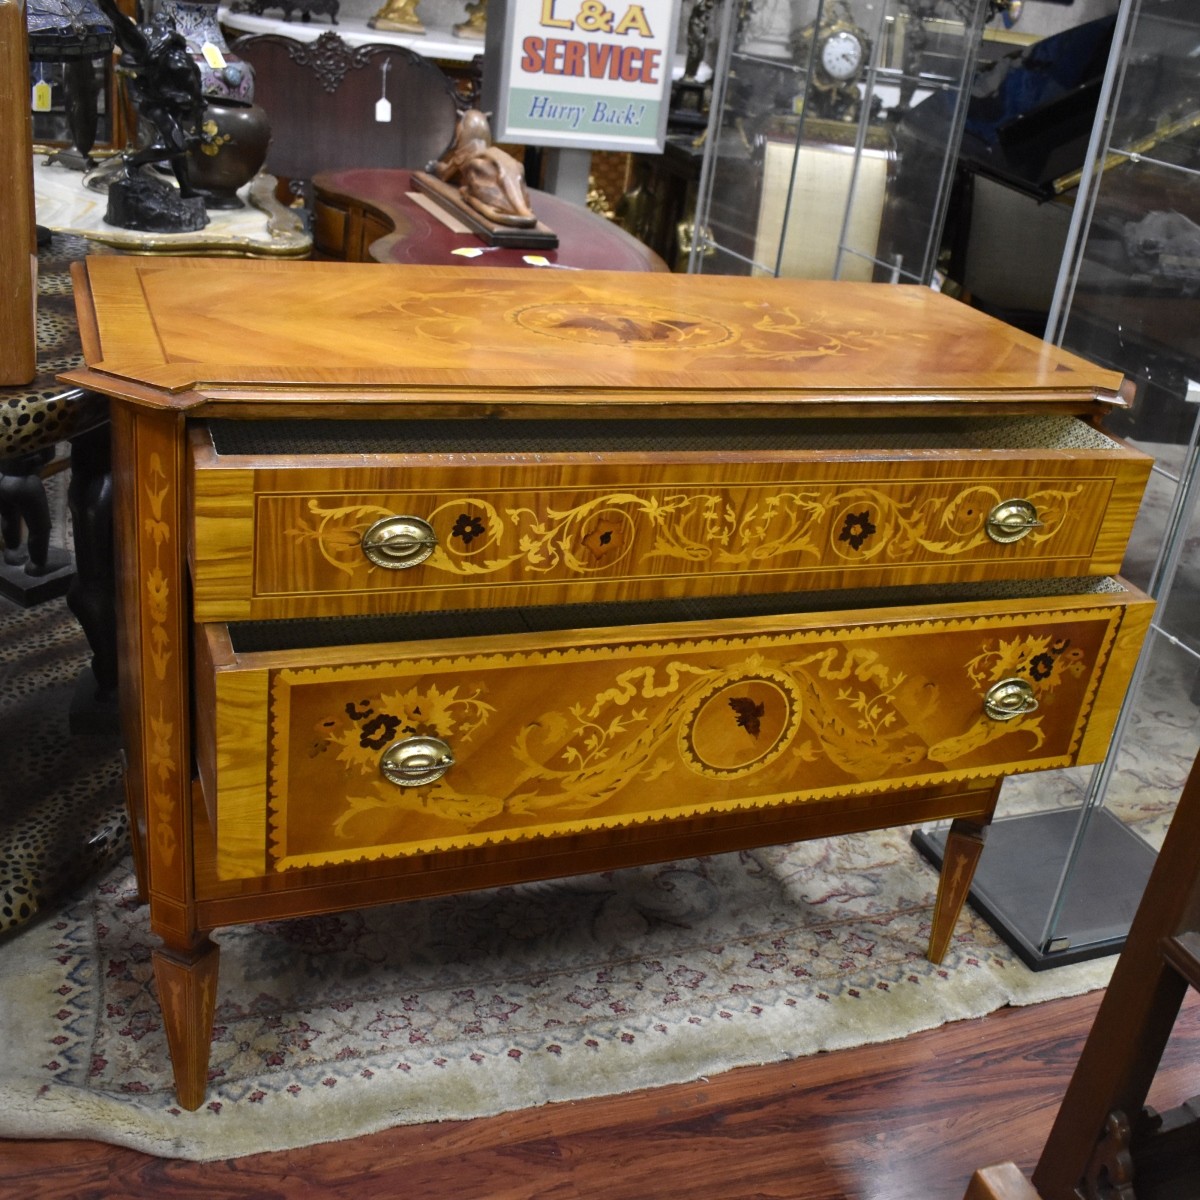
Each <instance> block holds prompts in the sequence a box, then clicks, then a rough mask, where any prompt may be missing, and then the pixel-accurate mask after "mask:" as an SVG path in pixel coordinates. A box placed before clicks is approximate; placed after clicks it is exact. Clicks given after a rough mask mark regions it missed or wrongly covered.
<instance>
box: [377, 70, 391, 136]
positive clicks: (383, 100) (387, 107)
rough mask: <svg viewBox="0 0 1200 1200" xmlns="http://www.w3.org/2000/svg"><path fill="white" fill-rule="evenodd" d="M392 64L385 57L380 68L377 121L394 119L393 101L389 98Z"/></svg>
mask: <svg viewBox="0 0 1200 1200" xmlns="http://www.w3.org/2000/svg"><path fill="white" fill-rule="evenodd" d="M391 65H392V64H391V63H390V62H388V60H387V59H386V58H385V59H384V60H383V63H382V65H381V66H380V69H379V99H378V100H376V101H375V120H376V121H381V122H387V121H390V120H391V119H392V102H391V101H390V100H389V99H388V98H387V75H388V68H389V67H390V66H391Z"/></svg>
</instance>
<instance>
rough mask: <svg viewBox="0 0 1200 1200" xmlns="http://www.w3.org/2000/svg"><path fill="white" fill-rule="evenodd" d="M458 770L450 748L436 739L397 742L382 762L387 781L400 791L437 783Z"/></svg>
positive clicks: (380, 767) (423, 738)
mask: <svg viewBox="0 0 1200 1200" xmlns="http://www.w3.org/2000/svg"><path fill="white" fill-rule="evenodd" d="M452 766H454V754H453V753H452V752H451V750H450V747H449V746H448V745H447V744H446V743H445V742H443V741H442V739H441V738H436V737H408V738H401V739H400V741H398V742H393V743H392V744H391V745H390V746H389V747H388V748H387V749H386V750H385V751H384V752H383V754H382V756H381V757H380V759H379V769H380V771H382V772H383V774H384V777H385V778H386V779H389V780H390V781H391V782H392V783H394V784H396V785H397V787H422V786H424V785H425V784H427V783H436V782H437V781H438V780H439V779H441V777H442V776H443V775H445V773H446V772H447V771H448V770H450V768H451V767H452Z"/></svg>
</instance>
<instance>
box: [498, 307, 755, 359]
mask: <svg viewBox="0 0 1200 1200" xmlns="http://www.w3.org/2000/svg"><path fill="white" fill-rule="evenodd" d="M512 320H514V321H515V322H516V323H517V324H518V325H520V326H521V328H522V329H527V330H529V331H530V332H531V333H542V334H545V335H546V336H548V337H554V338H562V339H565V340H566V341H571V342H580V343H582V344H584V345H588V346H635V347H637V348H639V349H645V350H677V349H679V348H680V347H681V346H688V347H690V348H692V349H694V350H701V349H707V348H709V347H711V346H720V345H722V344H723V343H725V342H728V341H732V340H733V336H734V335H733V330H732V329H730V328H729V326H728V325H725V324H723V323H722V322H720V321H716V320H714V319H713V318H712V317H706V316H703V315H701V314H699V313H691V312H684V311H683V310H681V309H673V308H657V307H652V306H649V305H631V304H603V303H599V302H594V303H593V302H586V301H578V302H574V301H564V302H561V303H558V304H531V305H529V307H527V308H518V309H516V310H515V311H514V312H513V313H512Z"/></svg>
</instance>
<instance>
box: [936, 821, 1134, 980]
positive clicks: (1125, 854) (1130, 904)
mask: <svg viewBox="0 0 1200 1200" xmlns="http://www.w3.org/2000/svg"><path fill="white" fill-rule="evenodd" d="M1079 813H1080V810H1079V809H1078V808H1069V809H1054V810H1052V811H1050V812H1042V813H1030V814H1028V815H1025V816H1020V817H1008V818H1006V819H1004V820H1001V821H996V822H994V823H993V824H992V826H991V827H990V828H989V829H988V834H987V843H986V845H985V847H984V851H983V857H982V858H981V859H980V860H979V866H978V868H977V869H976V871H975V881H974V883H973V884H972V886H971V892H970V896H969V897H968V899H969V903H970V904H971V907H972V908H974V909H975V911H976V912H977V913H979V915H980V916H981V917H982V918H983V919H984V920H985V921H986V922H987V923H988V924H989V925H990V926H991V927H992V929H994V930H995V931H996V933H997V934H998V935H999V937H1000V938H1001V939H1002V940H1003V941H1004V942H1005V943H1006V944H1007V945H1008V946H1011V947H1012V949H1013V950H1014V951H1015V952H1016V954H1017V955H1018V957H1019V958H1020V959H1021V961H1022V962H1023V963H1024V964H1025V965H1026V966H1027V967H1029V969H1030V970H1032V971H1044V970H1046V969H1047V968H1050V967H1060V966H1064V965H1066V964H1067V963H1075V962H1085V961H1087V960H1088V959H1093V958H1102V957H1104V956H1105V955H1109V954H1118V953H1119V952H1120V950H1121V948H1122V947H1123V946H1124V944H1125V937H1126V935H1127V934H1128V932H1129V925H1130V922H1132V920H1133V914H1134V913H1135V912H1136V911H1137V906H1138V902H1139V901H1140V900H1141V898H1142V892H1143V891H1144V890H1145V887H1146V881H1147V880H1148V879H1149V878H1150V871H1151V868H1152V867H1153V866H1154V861H1155V859H1156V858H1157V857H1158V856H1157V854H1156V853H1155V851H1154V849H1153V848H1152V847H1150V846H1148V845H1147V844H1146V843H1145V842H1144V841H1143V840H1142V839H1141V838H1140V837H1138V835H1137V834H1136V833H1133V832H1132V831H1131V830H1129V829H1128V828H1127V827H1126V826H1125V825H1123V824H1122V823H1121V822H1120V821H1119V820H1118V819H1117V818H1116V817H1114V816H1113V815H1112V814H1111V813H1109V812H1108V811H1107V810H1106V809H1103V808H1101V809H1097V810H1096V811H1095V812H1094V813H1093V814H1092V816H1091V819H1090V821H1089V822H1088V827H1087V831H1086V833H1085V834H1084V837H1083V844H1082V846H1081V847H1080V851H1079V857H1078V858H1077V860H1076V863H1075V871H1074V876H1073V878H1072V880H1071V881H1070V882H1069V884H1068V888H1067V893H1066V898H1065V901H1064V904H1063V909H1062V914H1061V916H1060V918H1059V920H1058V922H1057V925H1056V927H1055V929H1054V930H1053V931H1052V933H1053V937H1052V938H1051V939H1050V940H1049V941H1048V942H1046V943H1044V944H1043V932H1044V927H1045V924H1046V918H1047V917H1048V916H1049V913H1050V907H1051V904H1052V903H1053V901H1054V892H1055V889H1056V888H1057V886H1058V880H1059V876H1060V875H1061V873H1062V868H1063V865H1064V863H1065V862H1066V860H1067V854H1068V852H1069V850H1070V846H1071V839H1072V838H1073V837H1074V835H1075V830H1076V827H1077V825H1078V823H1079ZM912 842H913V845H914V846H915V847H916V848H917V850H918V851H920V853H921V854H923V855H924V856H925V857H926V858H927V859H929V861H930V862H931V863H933V864H934V866H936V867H938V868H939V869H940V868H941V865H942V856H943V854H944V853H945V844H946V843H945V834H944V833H943V832H941V831H939V830H921V829H918V830H917V831H916V832H914V833H913V835H912Z"/></svg>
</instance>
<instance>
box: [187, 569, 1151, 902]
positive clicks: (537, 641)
mask: <svg viewBox="0 0 1200 1200" xmlns="http://www.w3.org/2000/svg"><path fill="white" fill-rule="evenodd" d="M1026 586H1030V585H1026ZM1038 586H1044V585H1038ZM863 599H864V603H863V604H862V605H856V606H855V607H854V608H853V609H852V610H850V611H839V612H833V613H831V612H830V611H828V610H827V609H826V610H825V611H804V607H803V604H802V602H801V600H800V598H798V597H786V598H785V597H752V598H730V599H728V600H725V601H706V602H704V604H703V605H702V606H695V605H688V604H687V603H686V602H675V603H672V602H661V603H656V604H647V605H640V606H629V605H602V606H596V607H593V608H581V607H578V606H570V607H565V608H539V609H534V610H529V611H527V612H521V611H514V610H506V611H502V612H496V613H462V614H454V613H448V614H431V615H426V616H421V617H415V618H414V617H396V618H387V619H380V618H368V619H365V620H360V621H351V620H346V621H341V620H335V621H316V622H277V623H271V624H265V625H261V626H246V627H239V626H224V625H208V626H204V627H202V628H201V630H200V631H199V632H200V636H198V639H197V642H198V651H197V654H198V667H197V697H198V698H197V704H198V710H199V711H198V714H197V753H198V761H199V773H200V778H201V785H202V790H203V793H204V798H205V804H206V806H207V808H208V815H209V819H210V822H211V826H212V829H213V831H214V835H215V842H216V865H217V873H218V875H219V876H220V877H221V878H224V879H238V878H250V877H255V876H263V875H265V874H271V873H276V872H281V871H287V870H289V869H293V868H311V867H323V866H333V865H336V864H346V863H352V862H356V861H363V860H382V859H388V858H397V857H403V856H412V855H420V854H429V853H433V852H439V851H454V850H462V849H464V848H479V847H501V846H502V845H503V844H505V843H511V842H520V841H527V840H529V839H547V838H556V837H569V836H572V835H575V834H578V833H582V832H587V831H595V830H605V829H619V828H621V827H628V826H637V825H645V824H648V823H659V824H661V823H665V822H671V821H687V820H689V819H696V818H702V819H710V818H711V817H712V816H713V815H714V814H721V813H734V814H738V820H739V821H740V822H741V823H742V824H744V823H745V817H746V814H747V813H752V812H753V811H755V810H766V809H771V808H777V807H780V806H803V805H811V806H813V809H814V812H815V811H817V810H818V809H819V810H820V811H821V812H822V813H825V814H827V812H828V809H829V802H830V801H836V800H838V798H848V797H862V796H864V795H871V794H876V793H878V794H881V795H884V794H886V793H888V792H893V793H894V792H895V791H896V790H898V789H910V788H912V789H916V788H929V787H942V788H944V786H945V785H948V784H951V785H952V784H961V785H962V786H963V787H964V788H968V787H972V786H978V785H979V783H980V781H986V780H992V779H996V778H998V777H1000V776H1003V775H1006V774H1009V773H1013V772H1018V771H1030V770H1042V769H1047V768H1053V767H1064V766H1070V765H1073V764H1076V763H1081V762H1092V761H1097V760H1098V759H1099V758H1101V757H1103V754H1104V751H1105V749H1106V746H1107V742H1108V739H1109V736H1110V734H1111V729H1112V723H1113V719H1114V717H1115V714H1116V711H1117V708H1118V707H1119V704H1120V701H1121V697H1122V696H1123V694H1124V691H1125V688H1126V685H1127V683H1128V679H1129V675H1130V672H1131V670H1132V666H1133V662H1134V660H1135V658H1136V654H1137V651H1138V648H1139V646H1140V644H1141V641H1142V638H1143V635H1144V633H1145V629H1146V627H1147V624H1148V621H1149V616H1150V611H1151V607H1152V606H1151V604H1150V602H1149V601H1148V600H1146V598H1145V597H1144V596H1142V595H1141V594H1140V593H1138V592H1136V591H1135V590H1133V589H1132V588H1129V587H1128V586H1126V585H1124V584H1122V583H1121V582H1120V581H1115V580H1099V581H1097V580H1091V579H1089V580H1077V581H1064V582H1063V584H1062V588H1061V591H1060V592H1059V594H1055V595H1046V594H1044V592H1043V593H1042V594H1039V595H1037V596H1022V595H1019V594H1017V589H1016V588H1015V587H1008V588H1006V587H1005V585H988V586H987V587H986V589H976V590H975V591H966V592H964V593H963V594H962V597H961V598H959V599H956V600H946V599H945V597H944V593H943V594H942V596H941V597H940V602H938V603H931V602H929V601H928V600H927V599H925V598H922V597H921V596H919V595H917V594H914V593H913V592H912V591H911V590H906V591H904V592H902V593H900V594H899V595H894V596H890V597H885V596H871V597H867V598H863ZM819 603H824V604H826V605H828V603H829V598H828V597H824V598H823V599H820V600H814V604H819ZM366 639H372V640H370V641H367V640H366ZM376 639H379V640H376ZM886 823H887V822H886V820H883V819H882V818H881V824H886ZM821 832H822V833H824V832H836V829H822V831H821Z"/></svg>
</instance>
